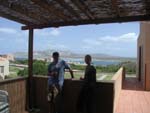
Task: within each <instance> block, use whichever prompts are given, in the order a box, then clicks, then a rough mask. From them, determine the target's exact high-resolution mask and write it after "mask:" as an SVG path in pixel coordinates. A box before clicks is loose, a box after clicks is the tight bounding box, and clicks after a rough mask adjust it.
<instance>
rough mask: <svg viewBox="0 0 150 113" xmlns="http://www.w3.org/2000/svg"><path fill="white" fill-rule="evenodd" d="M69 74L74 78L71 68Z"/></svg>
mask: <svg viewBox="0 0 150 113" xmlns="http://www.w3.org/2000/svg"><path fill="white" fill-rule="evenodd" d="M69 72H70V75H71V78H74V75H73V71H72V69H71V68H70V69H69Z"/></svg>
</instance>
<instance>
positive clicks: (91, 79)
mask: <svg viewBox="0 0 150 113" xmlns="http://www.w3.org/2000/svg"><path fill="white" fill-rule="evenodd" d="M84 81H85V83H86V84H91V83H96V69H95V67H94V66H92V65H88V66H86V69H85V75H84Z"/></svg>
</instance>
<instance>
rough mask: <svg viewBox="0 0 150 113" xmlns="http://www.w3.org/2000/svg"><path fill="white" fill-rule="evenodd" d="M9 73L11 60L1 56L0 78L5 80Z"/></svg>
mask: <svg viewBox="0 0 150 113" xmlns="http://www.w3.org/2000/svg"><path fill="white" fill-rule="evenodd" d="M7 75H9V61H8V60H7V59H5V58H2V57H0V79H2V80H4V79H5V76H7Z"/></svg>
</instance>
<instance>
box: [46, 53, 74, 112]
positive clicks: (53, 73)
mask: <svg viewBox="0 0 150 113" xmlns="http://www.w3.org/2000/svg"><path fill="white" fill-rule="evenodd" d="M52 57H53V61H52V62H51V63H50V64H49V66H48V89H49V94H48V101H53V102H54V101H55V100H56V101H57V100H59V103H58V104H60V103H62V102H61V95H62V89H63V84H64V74H65V69H68V70H69V72H70V75H71V78H74V76H73V71H72V69H71V68H70V66H69V65H68V64H67V63H66V62H65V61H64V60H61V59H59V53H58V52H54V53H53V54H52ZM57 95H59V96H57ZM56 96H57V97H59V99H55V97H56ZM54 103H55V102H54ZM56 109H57V108H56ZM57 112H60V105H59V107H58V110H57Z"/></svg>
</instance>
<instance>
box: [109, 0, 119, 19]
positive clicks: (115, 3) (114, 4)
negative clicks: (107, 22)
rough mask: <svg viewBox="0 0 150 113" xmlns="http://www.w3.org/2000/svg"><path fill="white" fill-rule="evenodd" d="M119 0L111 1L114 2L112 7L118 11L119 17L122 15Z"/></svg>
mask: <svg viewBox="0 0 150 113" xmlns="http://www.w3.org/2000/svg"><path fill="white" fill-rule="evenodd" d="M117 1H118V0H111V3H112V8H113V9H114V10H115V12H116V15H117V16H118V17H120V10H119V7H118V2H117Z"/></svg>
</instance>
